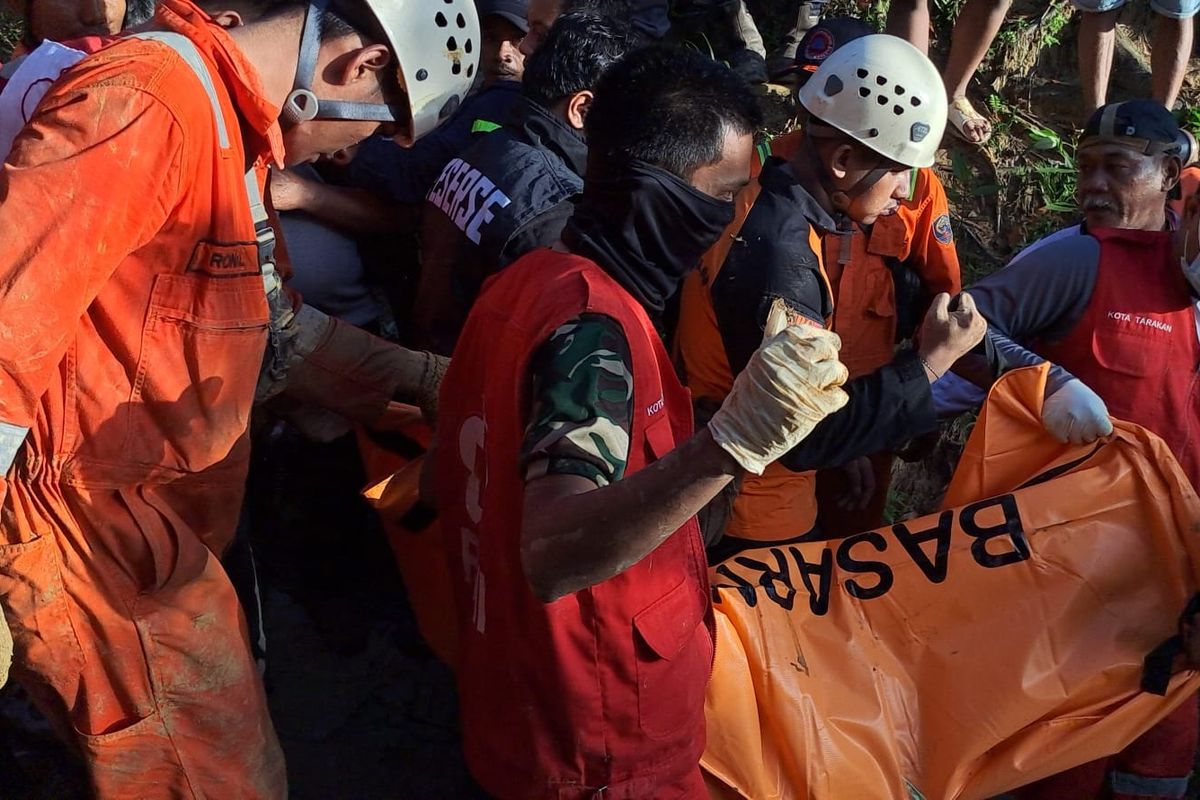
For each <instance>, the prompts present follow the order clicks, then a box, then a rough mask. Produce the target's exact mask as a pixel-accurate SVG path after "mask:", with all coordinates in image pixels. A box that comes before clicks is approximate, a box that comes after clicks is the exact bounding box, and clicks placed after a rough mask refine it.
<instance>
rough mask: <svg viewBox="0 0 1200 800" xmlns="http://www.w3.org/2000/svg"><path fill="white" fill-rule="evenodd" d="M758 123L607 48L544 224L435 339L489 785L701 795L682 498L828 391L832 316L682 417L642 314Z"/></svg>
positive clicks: (694, 497) (681, 56)
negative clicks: (558, 229) (566, 183)
mask: <svg viewBox="0 0 1200 800" xmlns="http://www.w3.org/2000/svg"><path fill="white" fill-rule="evenodd" d="M758 121H759V119H758V112H757V109H756V107H755V105H754V101H753V98H752V96H751V95H750V94H749V91H748V89H747V88H746V87H745V86H744V84H743V83H742V82H741V81H740V80H739V79H738V78H737V77H736V76H735V75H734V74H733V73H732V72H730V71H729V70H728V69H727V68H726V67H724V66H723V65H720V64H718V63H716V62H714V61H712V60H710V59H707V58H705V57H703V56H701V55H699V54H697V53H692V52H687V51H679V50H676V49H673V48H664V47H661V46H653V47H650V48H645V49H641V50H636V51H634V52H633V53H631V54H629V55H628V56H626V57H625V59H623V60H622V61H620V62H618V63H617V64H616V65H614V66H613V67H612V68H610V69H609V70H608V72H607V73H605V75H604V76H603V77H602V78H601V79H600V82H599V83H598V84H597V87H596V96H595V99H594V100H593V103H592V110H591V111H590V112H589V114H588V118H587V125H586V129H587V138H588V143H589V145H588V168H587V174H586V177H585V182H584V189H583V194H582V197H581V199H580V201H579V205H578V207H577V209H576V212H575V214H574V216H572V217H571V219H570V220H569V221H568V223H567V226H566V228H565V230H564V232H563V238H562V241H561V242H560V243H558V244H556V245H555V246H554V247H553V248H546V249H539V250H535V251H534V252H532V253H529V254H527V255H526V256H524V257H523V258H521V259H519V260H518V261H517V262H516V263H515V264H513V265H511V266H510V267H508V268H506V269H505V270H503V271H502V272H500V274H499V275H497V276H496V277H495V278H494V279H492V280H491V281H490V282H489V283H488V285H487V286H486V287H485V288H484V291H483V293H482V294H481V295H480V297H479V300H478V301H477V302H476V304H475V306H474V308H473V309H472V310H471V314H470V316H469V317H468V319H467V323H466V327H465V328H464V330H463V333H462V336H461V337H460V339H459V342H458V347H457V348H456V349H455V354H454V359H453V361H452V364H451V367H450V370H449V372H448V373H447V377H446V381H445V384H444V386H443V391H442V400H443V402H444V405H443V406H442V407H441V416H440V417H439V420H438V441H439V442H440V443H441V445H440V448H439V450H438V451H437V452H436V467H435V474H436V481H435V483H436V496H437V501H438V506H439V510H440V512H441V514H442V526H443V527H442V530H443V533H444V535H445V539H446V547H447V554H448V557H449V558H450V561H451V564H452V570H451V571H452V575H453V576H454V577H453V580H454V582H455V585H456V586H457V587H458V596H459V603H458V608H459V609H460V612H461V613H460V623H461V624H460V630H461V635H462V642H461V648H462V657H461V661H460V664H459V668H458V683H459V690H460V691H459V695H460V708H461V713H462V723H463V738H464V747H465V752H466V758H467V763H468V765H469V767H470V769H471V772H472V774H473V775H474V777H475V778H476V779H477V780H478V781H479V782H480V783H481V784H482V786H483V788H484V789H485V790H486V791H487V792H489V793H490V794H492V795H495V796H497V797H501V798H521V800H538V799H539V798H546V799H547V800H549V799H550V798H555V800H566V799H567V798H591V797H594V796H599V795H600V794H603V795H604V796H608V797H628V798H634V797H636V798H650V797H653V798H664V799H665V798H688V799H689V800H693V799H694V798H705V797H707V792H706V790H705V788H704V782H703V779H702V777H701V774H700V769H699V766H698V762H699V758H700V754H701V752H702V751H703V749H704V716H703V714H704V687H705V684H706V682H707V680H708V675H709V670H710V667H711V663H712V656H713V650H712V648H713V639H712V625H713V624H714V623H713V617H712V609H711V607H710V604H709V597H708V583H707V579H706V571H705V564H704V555H703V549H702V546H701V542H700V539H699V536H698V531H697V528H696V524H695V522H694V521H693V515H694V514H695V513H696V511H697V510H698V509H699V508H700V507H701V506H703V505H704V504H705V503H706V502H707V501H708V500H709V499H710V498H711V497H712V496H713V495H715V494H716V493H717V492H718V491H720V490H721V488H722V487H723V486H724V485H725V484H726V483H728V482H729V481H730V480H731V479H732V478H733V476H734V475H735V474H737V473H739V472H741V471H742V470H743V469H748V470H751V471H754V472H761V470H762V469H763V468H764V466H765V465H766V464H767V463H769V462H771V461H773V460H774V459H775V458H776V457H777V456H778V455H779V454H781V453H783V452H785V451H786V450H787V449H789V448H790V447H791V446H792V445H793V444H794V443H795V442H796V441H798V440H799V439H801V438H803V437H804V436H805V435H806V434H807V432H808V431H809V430H810V429H811V427H812V425H814V424H815V423H816V422H817V421H818V420H819V419H821V418H822V417H823V416H825V415H826V414H828V413H829V412H830V411H832V410H833V409H835V408H837V407H838V406H840V405H841V404H842V403H843V402H844V400H845V397H844V395H843V393H842V392H841V390H840V389H839V388H838V386H839V384H840V383H841V382H842V380H843V379H844V378H845V368H844V367H842V366H841V364H839V363H838V362H837V361H836V337H834V336H833V335H832V334H830V333H827V332H825V331H820V330H817V329H809V328H800V327H798V326H787V327H786V329H784V330H783V331H782V332H780V333H778V334H776V335H774V336H772V337H770V338H768V340H767V341H766V342H765V343H764V344H763V346H762V347H761V348H760V349H759V350H758V351H757V352H756V353H755V354H754V355H753V356H752V357H751V359H750V364H749V365H748V367H747V369H746V372H745V373H744V375H743V377H742V378H741V380H739V381H738V383H737V385H736V386H734V388H733V390H732V391H731V393H730V395H729V399H728V401H727V402H726V403H725V405H724V406H723V407H722V408H721V409H720V410H719V411H718V412H717V413H716V414H715V415H714V417H713V419H712V421H711V423H710V424H709V427H708V428H706V429H704V430H702V431H701V432H700V433H695V434H693V428H692V420H691V404H690V402H689V400H688V395H687V392H686V390H684V389H683V387H682V386H681V385H680V384H679V382H678V379H677V378H676V377H675V372H674V369H673V367H672V365H671V363H670V360H669V358H668V356H667V353H666V349H665V347H664V346H663V343H662V341H661V339H660V338H659V334H658V332H657V331H656V329H655V326H654V321H653V320H654V318H655V317H656V316H657V315H658V314H660V313H661V311H662V309H663V306H664V304H665V302H666V299H667V297H669V296H670V295H671V294H672V293H673V292H674V291H675V289H676V287H677V285H678V282H679V280H680V278H681V277H682V276H683V275H684V274H685V273H686V272H687V271H689V270H690V269H693V268H694V265H695V263H696V260H697V259H698V258H699V257H700V255H701V253H703V252H704V250H705V249H706V248H708V247H709V246H710V245H711V244H712V242H713V241H714V240H715V239H716V237H717V235H718V234H719V233H720V231H721V230H722V229H723V228H724V227H725V226H726V225H727V224H728V223H729V220H730V219H731V216H732V212H733V207H732V202H731V201H732V199H733V197H734V196H735V195H736V194H737V192H738V191H739V190H740V189H741V188H742V187H743V186H744V185H745V183H746V180H747V178H748V176H749V174H750V164H751V159H752V154H753V133H754V130H755V127H756V126H757V124H758ZM780 327H783V326H782V325H781V326H780Z"/></svg>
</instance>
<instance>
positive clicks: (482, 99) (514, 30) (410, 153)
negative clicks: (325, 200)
mask: <svg viewBox="0 0 1200 800" xmlns="http://www.w3.org/2000/svg"><path fill="white" fill-rule="evenodd" d="M526 6H528V2H527V0H478V9H479V16H480V24H481V26H482V27H481V30H480V36H481V37H482V43H481V45H480V51H481V54H480V58H481V60H480V63H479V73H480V74H479V80H478V81H477V84H478V88H476V89H475V90H474V91H472V92H471V94H469V95H468V96H467V98H466V100H465V101H464V102H463V105H462V108H460V109H459V110H458V113H456V114H455V115H454V117H453V118H452V119H450V120H449V121H448V122H447V123H446V124H445V125H442V126H440V127H439V128H438V130H437V131H435V132H434V133H433V134H432V135H430V136H427V137H425V138H424V139H423V140H421V141H420V142H418V143H417V144H416V146H415V147H397V146H396V143H395V142H393V141H391V140H390V139H389V138H388V137H386V136H377V137H374V138H372V139H369V140H368V141H366V142H363V144H362V146H361V147H359V149H358V153H357V155H356V156H355V158H354V161H353V163H352V164H351V165H350V170H349V172H348V176H347V177H348V180H349V182H350V184H351V185H352V186H354V187H356V188H359V189H366V190H368V191H370V192H372V193H374V194H376V195H379V196H380V197H383V198H386V199H387V200H389V201H391V202H393V203H406V204H413V205H414V207H415V208H419V207H420V206H421V203H422V201H423V200H424V198H425V195H426V194H427V193H428V192H429V189H430V187H432V186H433V182H434V181H435V180H436V179H437V177H438V175H440V174H441V172H442V168H443V167H445V166H446V163H447V162H448V161H450V159H452V158H454V157H455V156H457V155H458V154H459V153H460V152H462V151H463V150H465V149H466V148H467V147H469V146H470V145H471V142H472V141H473V140H474V139H476V138H478V137H479V136H480V135H481V134H486V133H491V132H492V131H494V130H496V129H497V128H499V127H500V125H501V124H503V122H504V120H506V119H507V118H508V113H509V111H510V110H511V109H512V107H513V104H514V103H515V102H516V101H517V98H518V97H519V96H520V91H521V76H522V75H523V74H524V60H525V55H524V54H523V52H522V51H521V50H520V49H519V45H520V42H521V40H522V38H523V37H524V36H525V32H526V30H527V27H526V25H527V23H526V22H525V9H526ZM415 208H414V210H415ZM410 221H411V222H410ZM398 222H400V224H405V225H407V224H411V225H412V228H411V229H409V228H407V227H406V228H405V230H403V232H404V233H415V232H416V228H417V225H419V217H418V215H417V214H416V213H413V214H405V215H403V217H401V218H399V219H398Z"/></svg>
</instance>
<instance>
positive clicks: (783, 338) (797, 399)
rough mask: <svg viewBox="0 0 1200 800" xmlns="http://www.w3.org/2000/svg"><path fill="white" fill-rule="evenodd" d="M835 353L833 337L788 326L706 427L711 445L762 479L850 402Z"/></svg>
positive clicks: (756, 356) (752, 359)
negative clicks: (843, 388)
mask: <svg viewBox="0 0 1200 800" xmlns="http://www.w3.org/2000/svg"><path fill="white" fill-rule="evenodd" d="M769 332H770V325H768V333H769ZM839 347H841V340H840V339H839V338H838V337H837V334H834V333H832V332H830V331H826V330H822V329H821V328H817V327H814V326H811V325H790V326H788V327H786V328H784V329H783V331H782V332H781V333H778V334H776V335H775V336H772V337H771V338H769V339H767V341H765V342H764V343H763V344H762V346H761V347H759V348H758V350H757V351H755V353H754V355H753V356H751V357H750V362H749V363H748V364H747V365H746V368H745V369H744V370H742V372H741V373H740V374H739V375H738V376H737V379H736V380H735V381H734V382H733V390H732V391H731V392H730V393H729V396H728V397H726V398H725V402H724V403H723V404H722V405H721V407H720V408H719V409H718V410H717V413H716V414H714V415H713V418H712V419H711V420H710V421H709V423H708V428H709V430H710V431H712V435H713V439H715V440H716V442H717V444H719V445H720V446H721V447H722V448H723V449H724V450H725V451H726V452H727V453H729V454H730V455H731V456H733V457H734V459H735V460H736V461H737V462H738V464H740V465H741V466H742V467H743V468H744V469H745V470H746V471H748V472H752V473H754V474H755V475H761V474H762V473H763V470H764V469H766V468H767V465H768V464H770V463H771V462H773V461H775V460H776V459H778V458H779V457H780V456H782V455H783V454H784V453H786V452H787V451H789V450H791V449H792V448H793V447H795V446H796V445H797V444H799V443H800V441H801V440H802V439H804V437H805V436H808V434H809V433H810V432H811V431H812V429H813V428H814V427H816V424H817V423H818V422H820V421H821V420H823V419H825V417H827V416H829V415H830V414H832V413H833V412H834V411H837V410H838V409H839V408H841V407H842V406H844V405H846V402H847V401H848V400H849V399H850V398H849V397H847V395H846V393H845V392H844V391H842V390H841V388H839V387H840V386H841V385H842V384H843V383H845V382H846V378H847V373H846V367H845V366H844V365H843V364H842V363H841V362H840V361H838V360H837V351H838V348H839Z"/></svg>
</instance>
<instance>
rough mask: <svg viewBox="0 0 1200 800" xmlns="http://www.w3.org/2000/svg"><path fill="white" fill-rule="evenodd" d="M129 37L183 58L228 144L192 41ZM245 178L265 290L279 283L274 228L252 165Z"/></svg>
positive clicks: (164, 34) (158, 35) (160, 34)
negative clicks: (200, 87) (167, 49)
mask: <svg viewBox="0 0 1200 800" xmlns="http://www.w3.org/2000/svg"><path fill="white" fill-rule="evenodd" d="M132 38H136V39H144V40H149V41H155V42H161V43H162V44H165V45H166V46H167V47H170V48H171V49H172V50H174V51H175V52H176V53H178V54H179V57H180V58H181V59H183V63H185V64H187V65H188V66H189V67H191V69H192V72H194V73H195V74H196V77H197V78H198V79H199V80H200V85H201V86H203V87H204V93H205V94H207V95H208V101H209V102H210V103H211V104H212V109H213V118H214V119H215V120H216V125H217V140H218V141H219V142H220V144H221V147H222V148H226V147H229V128H228V127H227V125H226V122H225V114H224V112H223V111H222V110H221V101H220V100H219V99H218V97H217V88H216V85H215V84H214V83H213V78H212V73H211V72H209V70H208V65H207V64H205V63H204V57H203V56H202V55H200V51H199V50H198V49H197V48H196V45H195V44H194V43H193V42H192V40H191V39H189V38H188V37H186V36H184V35H183V34H181V33H174V32H172V31H145V32H142V33H135V34H132ZM245 180H246V197H247V198H248V200H249V205H250V218H251V219H253V220H254V236H255V244H256V245H257V246H258V265H259V267H260V268H261V269H262V273H263V282H264V283H265V284H266V288H267V291H268V292H269V291H270V290H271V289H272V288H274V287H275V286H276V285H277V284H279V283H280V281H279V278H278V275H277V274H276V272H275V230H274V228H272V227H271V220H270V217H268V216H267V207H266V204H265V203H264V202H263V198H262V193H261V192H259V190H258V176H257V175H255V172H254V168H253V167H251V168H250V169H248V170H246V176H245Z"/></svg>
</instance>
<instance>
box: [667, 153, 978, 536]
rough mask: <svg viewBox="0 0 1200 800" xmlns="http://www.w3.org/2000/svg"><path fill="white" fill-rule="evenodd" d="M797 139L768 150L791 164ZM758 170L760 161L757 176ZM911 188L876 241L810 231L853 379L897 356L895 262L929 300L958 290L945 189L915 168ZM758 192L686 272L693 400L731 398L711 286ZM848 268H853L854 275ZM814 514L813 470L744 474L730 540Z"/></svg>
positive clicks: (748, 194)
mask: <svg viewBox="0 0 1200 800" xmlns="http://www.w3.org/2000/svg"><path fill="white" fill-rule="evenodd" d="M801 135H802V134H800V133H799V132H795V133H791V134H787V135H785V136H781V137H779V138H777V139H775V140H774V141H773V142H772V144H771V152H772V154H773V155H775V156H778V157H780V158H785V159H786V158H790V157H791V156H792V155H794V154H795V152H796V149H797V147H798V146H799V144H800V142H801V141H802V139H801ZM760 168H761V165H756V171H755V177H757V170H758V169H760ZM914 189H915V190H914V193H913V198H912V199H911V200H909V201H906V202H905V203H902V204H901V208H900V210H899V211H897V213H896V214H894V215H892V216H889V217H882V218H880V219H879V220H878V221H877V222H876V223H875V225H874V226H873V227H872V231H871V234H870V237H868V236H867V235H865V234H864V233H863V232H862V231H861V230H858V229H857V228H856V230H855V232H854V234H853V235H852V236H851V237H850V238H849V239H848V240H847V238H846V237H841V236H825V237H821V236H820V235H819V234H818V233H817V232H816V231H815V230H812V231H810V244H811V246H812V250H813V252H814V253H815V254H816V255H817V257H818V258H819V259H820V260H821V262H822V272H823V275H824V278H825V280H826V283H827V284H828V287H829V291H830V295H831V297H832V298H833V299H834V300H835V302H836V303H837V305H835V309H834V313H833V316H832V317H830V318H828V319H827V320H826V327H830V328H832V329H833V330H835V331H837V332H838V334H839V335H841V336H842V350H841V354H840V358H841V359H842V361H843V362H844V363H846V365H847V366H848V367H849V368H850V375H851V377H852V378H853V377H858V376H860V375H864V374H867V373H870V372H872V371H874V370H875V369H878V368H879V367H880V366H882V365H884V364H886V363H888V362H889V361H891V360H892V358H893V354H894V349H895V335H896V304H895V289H894V282H893V279H892V270H891V267H890V266H889V262H888V259H889V258H892V259H898V260H899V261H902V262H904V264H905V266H904V267H902V269H904V268H907V269H913V270H914V271H915V272H916V273H917V275H918V276H919V277H920V278H921V281H922V283H923V284H924V286H925V288H926V292H927V294H928V295H930V296H932V294H935V293H937V292H941V291H948V292H957V291H958V290H959V288H960V287H961V279H960V277H959V266H958V257H957V254H956V251H955V248H954V241H953V237H952V235H951V234H950V219H949V214H948V211H947V210H946V195H945V191H944V189H943V188H942V186H941V184H940V182H939V181H938V179H937V177H936V176H935V175H934V174H933V172H932V171H931V170H928V169H923V170H920V171H919V172H918V174H917V179H916V181H915V185H914ZM759 190H760V189H759V186H758V183H757V180H752V181H751V183H750V184H749V185H748V186H747V187H746V189H744V190H743V191H742V192H741V193H740V194H739V196H738V198H737V200H736V213H735V218H734V221H733V223H731V225H730V226H729V228H727V229H726V230H725V232H724V233H722V235H721V238H720V240H718V242H717V244H716V245H714V247H713V248H712V249H711V250H709V252H708V253H706V254H705V255H704V257H703V258H702V259H701V264H700V269H699V270H697V271H696V272H695V273H693V274H691V275H689V276H688V278H687V279H686V280H685V282H684V285H683V288H682V290H681V291H682V295H681V311H680V321H679V329H678V337H677V341H676V357H677V360H678V361H679V364H680V367H681V369H682V371H683V373H684V375H685V376H686V380H687V384H688V387H689V388H690V389H691V391H692V393H693V395H694V397H696V399H697V400H699V401H702V402H704V401H706V402H707V403H709V404H713V405H715V404H719V403H720V402H722V401H723V400H724V399H725V396H726V395H727V394H728V393H729V390H730V389H731V388H732V386H733V375H732V374H731V373H730V368H729V362H728V359H727V358H726V354H725V348H724V344H723V342H722V338H721V333H720V330H719V327H718V324H717V317H716V312H715V310H714V308H713V304H712V297H711V294H710V292H709V288H708V287H709V286H710V285H711V284H712V282H713V281H714V280H715V279H716V277H717V275H718V274H719V272H720V270H721V267H722V266H723V265H724V262H725V258H726V256H727V255H728V253H729V249H730V246H731V245H732V243H733V241H734V239H735V238H736V237H737V236H738V234H739V232H740V231H741V228H742V225H743V223H744V222H745V219H746V215H747V214H748V213H749V210H750V208H751V207H752V206H753V204H754V201H755V199H756V198H757V197H758V193H759ZM846 241H849V242H850V250H849V253H848V255H849V258H846V259H843V257H842V248H843V247H845V244H844V242H846ZM842 261H846V262H847V263H841V262H842ZM847 264H849V265H852V266H851V268H850V269H847V268H846V266H847ZM816 511H817V509H816V499H815V475H814V473H811V472H805V473H795V472H792V471H790V470H788V469H787V468H786V467H784V466H782V465H781V464H773V465H771V466H770V467H768V469H767V471H766V473H765V474H763V475H762V476H746V478H745V479H744V481H743V484H742V489H741V492H740V494H739V496H738V498H737V500H736V501H735V503H734V508H733V516H732V518H731V520H730V522H729V525H728V529H727V530H728V533H729V534H730V535H732V536H736V537H739V538H746V539H754V540H777V539H783V538H790V537H793V536H797V535H800V534H802V533H805V532H807V531H809V530H810V529H811V528H812V527H813V525H814V524H815V522H816Z"/></svg>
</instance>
